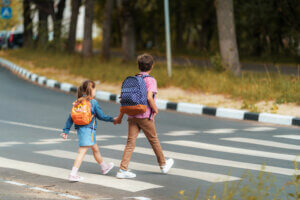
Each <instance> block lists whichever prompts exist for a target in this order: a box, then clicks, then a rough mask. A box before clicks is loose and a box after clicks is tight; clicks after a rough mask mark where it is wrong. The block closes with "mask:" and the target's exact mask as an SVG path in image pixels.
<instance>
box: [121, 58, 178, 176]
mask: <svg viewBox="0 0 300 200" xmlns="http://www.w3.org/2000/svg"><path fill="white" fill-rule="evenodd" d="M137 62H138V67H139V70H140V73H139V74H140V75H149V73H150V72H151V71H152V69H153V64H154V61H153V57H152V56H151V55H149V54H143V55H140V56H138V58H137ZM144 81H145V83H146V86H147V100H148V106H147V111H146V112H145V113H143V114H138V115H135V116H128V138H127V144H126V147H125V150H124V154H123V158H122V162H121V165H120V170H119V171H118V173H117V178H135V177H136V174H134V173H132V172H130V171H128V165H129V162H130V158H131V155H132V153H133V151H134V148H135V145H136V139H137V137H138V134H139V132H140V130H143V132H144V134H145V136H146V137H147V139H148V141H149V143H150V144H151V146H152V149H153V151H154V153H155V155H156V158H157V161H158V164H159V166H160V168H161V171H162V173H164V174H166V173H168V171H169V170H170V169H171V167H172V166H173V164H174V160H173V159H168V160H165V157H164V154H163V152H162V148H161V146H160V142H159V140H158V137H157V134H156V129H155V121H154V118H155V116H156V115H157V114H158V109H157V106H156V104H155V99H156V98H155V95H156V93H157V83H156V80H155V79H154V78H153V77H145V78H144ZM123 115H124V114H122V113H121V114H120V115H119V117H118V118H117V120H116V121H115V124H118V123H121V121H122V118H123Z"/></svg>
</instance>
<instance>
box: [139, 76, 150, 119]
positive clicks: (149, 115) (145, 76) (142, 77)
mask: <svg viewBox="0 0 300 200" xmlns="http://www.w3.org/2000/svg"><path fill="white" fill-rule="evenodd" d="M135 76H141V77H142V78H143V79H144V78H147V77H152V76H150V75H149V74H147V75H142V74H136V75H135ZM152 78H153V77H152ZM154 98H155V94H153V99H154ZM149 107H150V106H149ZM152 112H153V110H152V108H151V107H150V115H149V118H148V119H149V120H150V119H151V116H152Z"/></svg>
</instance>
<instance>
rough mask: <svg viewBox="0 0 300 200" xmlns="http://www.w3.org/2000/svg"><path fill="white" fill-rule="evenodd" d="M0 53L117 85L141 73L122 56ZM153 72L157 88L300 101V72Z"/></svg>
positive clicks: (192, 68) (253, 99) (162, 65)
mask: <svg viewBox="0 0 300 200" xmlns="http://www.w3.org/2000/svg"><path fill="white" fill-rule="evenodd" d="M0 55H1V56H2V57H4V58H7V59H9V60H11V61H13V62H16V63H18V62H20V61H30V62H31V63H32V65H33V66H35V67H38V68H55V69H65V70H67V71H69V73H70V74H73V75H80V76H83V77H86V78H88V79H92V80H100V81H101V82H106V83H114V84H121V83H122V81H123V80H124V79H125V78H126V77H127V76H129V75H133V74H136V73H137V72H138V70H137V65H136V63H135V62H130V63H123V62H122V60H121V59H119V58H112V59H111V60H110V61H104V60H101V59H100V56H94V57H91V58H88V59H84V58H82V57H81V56H80V55H79V54H76V55H74V54H73V55H69V54H65V53H62V52H51V51H43V50H32V49H19V50H13V51H7V52H5V53H1V54H0ZM24 67H26V66H24ZM152 75H153V76H154V77H155V78H156V79H157V82H158V87H168V86H175V87H180V88H182V89H185V90H190V91H201V92H208V93H213V94H223V95H226V96H228V97H231V98H234V99H241V100H244V101H245V102H247V103H246V104H249V103H255V102H258V101H262V100H264V101H269V100H275V101H276V103H289V102H293V103H297V104H300V77H299V75H298V76H287V75H282V74H280V73H253V72H243V73H242V75H241V76H240V77H236V76H234V75H232V74H231V73H229V72H227V71H223V72H220V71H219V72H218V71H217V70H208V69H205V68H201V67H195V66H179V65H174V66H173V76H172V78H168V75H167V70H166V65H165V63H156V65H155V67H154V70H153V72H152Z"/></svg>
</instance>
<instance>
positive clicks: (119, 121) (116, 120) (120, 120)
mask: <svg viewBox="0 0 300 200" xmlns="http://www.w3.org/2000/svg"><path fill="white" fill-rule="evenodd" d="M121 123H122V118H120V117H115V118H114V125H117V124H121Z"/></svg>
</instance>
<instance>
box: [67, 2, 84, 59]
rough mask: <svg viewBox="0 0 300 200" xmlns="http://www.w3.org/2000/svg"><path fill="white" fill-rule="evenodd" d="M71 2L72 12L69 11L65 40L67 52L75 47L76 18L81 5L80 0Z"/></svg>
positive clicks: (70, 51)
mask: <svg viewBox="0 0 300 200" xmlns="http://www.w3.org/2000/svg"><path fill="white" fill-rule="evenodd" d="M71 4H72V5H71V7H72V13H71V21H70V29H69V35H68V41H67V51H68V52H69V53H72V52H73V51H74V49H75V43H76V30H77V20H78V13H79V8H80V6H81V0H72V2H71Z"/></svg>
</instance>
